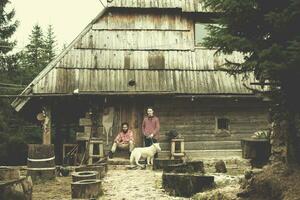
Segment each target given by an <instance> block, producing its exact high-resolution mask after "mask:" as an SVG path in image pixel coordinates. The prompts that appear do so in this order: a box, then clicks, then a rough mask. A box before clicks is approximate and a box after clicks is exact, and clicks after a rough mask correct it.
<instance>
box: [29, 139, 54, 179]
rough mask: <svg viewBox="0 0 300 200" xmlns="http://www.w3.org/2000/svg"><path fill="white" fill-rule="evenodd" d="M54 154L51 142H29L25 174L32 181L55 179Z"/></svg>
mask: <svg viewBox="0 0 300 200" xmlns="http://www.w3.org/2000/svg"><path fill="white" fill-rule="evenodd" d="M55 172H56V168H55V156H54V145H53V144H48V145H46V144H29V145H28V159H27V176H31V178H32V180H33V181H37V180H39V179H45V180H50V179H55V177H56V173H55Z"/></svg>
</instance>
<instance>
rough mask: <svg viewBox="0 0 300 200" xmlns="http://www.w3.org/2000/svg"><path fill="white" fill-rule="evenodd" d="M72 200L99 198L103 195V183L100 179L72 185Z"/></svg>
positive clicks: (82, 181)
mask: <svg viewBox="0 0 300 200" xmlns="http://www.w3.org/2000/svg"><path fill="white" fill-rule="evenodd" d="M71 193H72V199H76V198H77V199H91V198H98V197H99V196H101V195H102V194H103V191H102V188H101V181H100V180H98V179H91V180H81V181H77V182H74V183H71Z"/></svg>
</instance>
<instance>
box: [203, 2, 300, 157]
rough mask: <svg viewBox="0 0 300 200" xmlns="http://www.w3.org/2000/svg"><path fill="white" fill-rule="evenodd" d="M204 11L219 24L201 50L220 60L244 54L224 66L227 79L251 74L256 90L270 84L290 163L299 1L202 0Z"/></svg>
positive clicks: (299, 55)
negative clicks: (240, 60) (283, 124)
mask: <svg viewBox="0 0 300 200" xmlns="http://www.w3.org/2000/svg"><path fill="white" fill-rule="evenodd" d="M205 5H206V7H207V8H208V9H210V10H211V11H213V12H218V13H219V18H217V19H216V20H215V23H217V24H218V25H211V26H209V33H210V36H208V37H207V38H206V40H205V43H204V44H205V45H206V46H207V47H208V48H217V49H218V52H221V53H225V54H231V53H233V52H234V51H238V52H241V53H243V55H244V62H243V63H233V62H230V61H228V62H227V69H228V72H229V73H230V74H237V73H244V74H248V73H254V75H255V77H256V78H257V80H258V81H259V82H260V84H262V85H266V82H269V83H268V85H269V84H270V89H271V91H270V93H269V96H270V98H271V99H272V102H273V104H272V113H271V114H272V120H273V121H274V122H280V121H287V122H288V124H289V128H288V131H287V133H289V135H288V136H286V137H287V138H288V144H287V146H288V147H289V150H288V154H289V155H288V158H287V159H288V160H287V161H288V162H289V161H291V162H294V161H295V150H296V149H295V148H294V147H295V146H296V145H295V143H294V142H295V141H296V138H295V135H296V133H299V132H300V131H299V129H298V130H296V118H297V117H296V116H299V113H300V104H299V102H300V98H299V95H297V92H296V91H297V90H298V89H297V88H298V86H299V85H300V78H299V77H300V66H299V64H300V29H299V24H300V1H299V0H284V1H282V0H273V1H261V0H205ZM297 120H299V119H297ZM293 154H294V155H293Z"/></svg>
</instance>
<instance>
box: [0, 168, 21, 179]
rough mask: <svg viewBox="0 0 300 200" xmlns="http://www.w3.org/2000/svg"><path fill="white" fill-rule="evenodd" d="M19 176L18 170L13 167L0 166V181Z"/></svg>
mask: <svg viewBox="0 0 300 200" xmlns="http://www.w3.org/2000/svg"><path fill="white" fill-rule="evenodd" d="M19 178H20V170H18V169H16V168H13V167H0V181H8V180H15V179H19Z"/></svg>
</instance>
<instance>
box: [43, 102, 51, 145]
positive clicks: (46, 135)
mask: <svg viewBox="0 0 300 200" xmlns="http://www.w3.org/2000/svg"><path fill="white" fill-rule="evenodd" d="M43 113H44V115H45V120H44V123H43V144H51V109H50V107H49V106H45V107H44V110H43Z"/></svg>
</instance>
